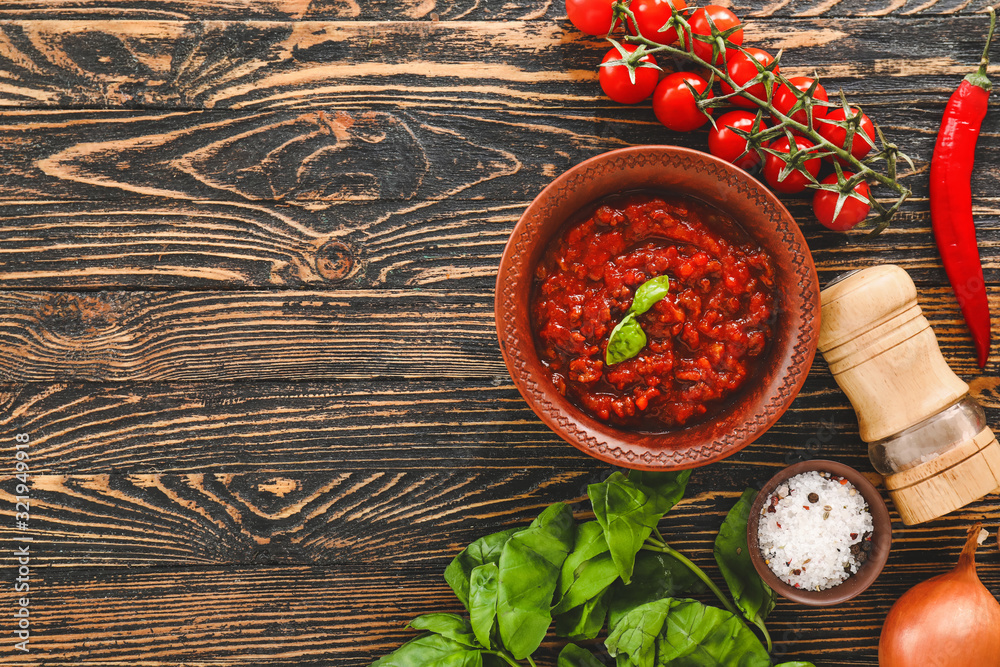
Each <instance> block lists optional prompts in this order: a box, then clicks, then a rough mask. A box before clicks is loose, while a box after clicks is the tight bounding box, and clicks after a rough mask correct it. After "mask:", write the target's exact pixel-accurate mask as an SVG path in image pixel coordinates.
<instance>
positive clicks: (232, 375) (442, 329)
mask: <svg viewBox="0 0 1000 667" xmlns="http://www.w3.org/2000/svg"><path fill="white" fill-rule="evenodd" d="M990 291H991V292H992V294H991V297H992V298H993V307H994V308H996V307H997V302H998V301H1000V292H998V291H997V290H995V289H990ZM921 297H922V305H923V306H924V309H925V313H926V314H927V316H928V318H929V319H931V321H932V323H933V324H934V325H935V330H936V332H937V334H938V338H939V339H940V341H941V344H942V347H943V349H944V350H945V352H946V354H947V355H948V356H949V359H951V360H952V363H953V367H954V368H955V370H956V371H957V372H959V373H967V374H970V375H973V374H978V369H977V368H976V367H975V364H974V362H973V355H972V354H971V353H970V342H969V336H968V332H967V330H966V328H965V324H964V322H963V321H962V320H961V316H960V314H959V313H958V308H957V304H956V303H955V300H954V296H953V295H952V293H951V290H950V289H949V288H924V289H922V291H921ZM994 329H995V330H1000V322H994ZM994 335H997V334H996V333H995V334H994ZM997 363H1000V360H998V359H994V360H993V362H992V364H991V365H990V366H989V369H993V368H995V367H996V366H995V364H997ZM987 372H990V371H987ZM506 373H507V371H506V367H505V366H504V364H503V361H502V359H501V357H500V354H499V349H498V346H497V341H496V330H495V323H494V320H493V293H492V290H490V291H468V292H450V291H444V290H381V291H364V290H351V291H347V290H339V291H324V292H319V291H305V290H303V291H274V292H242V291H241V292H84V293H75V292H0V381H3V382H7V383H13V382H57V381H66V380H86V381H93V382H116V381H173V382H185V381H210V382H222V381H247V380H254V381H266V380H279V379H280V380H316V379H338V378H339V379H366V378H367V379H371V378H376V377H380V376H381V377H413V378H429V377H436V378H450V379H462V378H465V379H479V380H480V381H481V380H483V379H486V380H492V379H494V378H506V376H507V375H506Z"/></svg>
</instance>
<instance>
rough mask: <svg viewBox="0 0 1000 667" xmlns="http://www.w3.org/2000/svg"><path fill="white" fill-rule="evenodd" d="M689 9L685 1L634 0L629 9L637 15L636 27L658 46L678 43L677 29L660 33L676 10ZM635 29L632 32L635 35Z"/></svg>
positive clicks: (632, 28) (632, 27)
mask: <svg viewBox="0 0 1000 667" xmlns="http://www.w3.org/2000/svg"><path fill="white" fill-rule="evenodd" d="M685 7H687V2H685V0H632V4H631V5H630V6H629V8H630V9H631V10H632V13H633V14H635V27H638V28H639V32H640V33H641V34H642V36H643V37H645V38H646V39H649V40H652V41H654V42H656V43H657V44H667V45H670V44H673V43H674V42H676V41H677V28H669V29H667V30H664V31H663V32H660V28H662V27H663V26H665V25H666V24H667V21H669V20H670V17H671V16H672V15H673V13H674V10H675V9H684V8H685ZM635 27H634V26H629V28H631V30H630V32H632V34H635Z"/></svg>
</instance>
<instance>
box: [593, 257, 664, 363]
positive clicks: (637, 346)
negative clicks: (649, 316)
mask: <svg viewBox="0 0 1000 667" xmlns="http://www.w3.org/2000/svg"><path fill="white" fill-rule="evenodd" d="M669 290H670V279H669V278H667V276H657V277H655V278H650V279H649V280H647V281H646V282H644V283H643V284H641V285H639V289H637V290H636V291H635V296H634V297H632V305H631V306H629V309H628V312H627V313H625V317H623V318H622V321H621V322H619V323H618V324H617V325H616V326H615V328H614V329H612V330H611V335H610V336H609V337H608V349H607V351H606V352H605V354H604V362H605V363H606V364H608V365H609V366H611V365H613V364H620V363H621V362H623V361H625V360H626V359H631V358H632V357H634V356H635V355H637V354H639V352H640V350H642V348H644V347H646V332H645V331H643V330H642V327H641V326H639V322H638V321H637V320H636V319H635V318H636V316H637V315H642V314H643V313H645V312H646V311H648V310H649V309H650V308H652V307H653V306H654V305H655V304H656V302H657V301H659V300H660V299H662V298H663V297H665V296H666V295H667V292H668V291H669Z"/></svg>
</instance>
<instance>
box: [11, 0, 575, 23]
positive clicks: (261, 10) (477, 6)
mask: <svg viewBox="0 0 1000 667" xmlns="http://www.w3.org/2000/svg"><path fill="white" fill-rule="evenodd" d="M564 10H565V8H564V6H563V5H562V3H561V2H553V0H520V1H519V2H507V3H503V4H500V3H495V2H482V1H481V0H440V1H438V0H431V1H430V2H428V1H427V0H364V1H362V0H6V1H5V2H4V3H3V6H2V7H0V17H2V18H7V19H36V20H38V19H79V18H81V17H83V18H87V19H104V20H114V19H121V18H128V19H132V20H140V19H151V20H163V19H170V20H176V19H212V20H232V21H242V20H261V19H270V20H290V21H298V20H319V19H342V20H361V21H416V20H424V21H471V20H500V21H502V20H532V19H539V20H553V19H552V18H551V17H553V16H555V17H559V16H563V15H564V14H565V11H564Z"/></svg>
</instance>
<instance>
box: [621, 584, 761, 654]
mask: <svg viewBox="0 0 1000 667" xmlns="http://www.w3.org/2000/svg"><path fill="white" fill-rule="evenodd" d="M605 645H606V646H607V648H608V651H609V652H610V653H611V655H613V656H615V657H616V658H617V659H618V661H619V664H620V665H621V664H625V665H633V666H634V667H648V666H649V665H654V664H655V665H670V666H671V667H770V665H771V658H770V656H768V654H767V651H766V650H765V649H764V646H763V645H762V644H761V643H760V641H759V640H758V639H757V637H756V636H755V635H754V634H753V632H751V631H750V629H749V628H747V626H746V625H744V624H743V622H742V621H741V620H740V619H739V618H737V617H736V616H733V615H732V614H730V613H729V612H728V611H725V610H724V609H719V608H718V607H710V606H708V605H704V604H702V603H700V602H698V601H697V600H683V599H674V598H665V599H662V600H656V601H654V602H650V603H647V604H645V605H642V606H641V607H636V608H635V609H633V610H632V611H630V612H629V613H627V614H626V615H625V616H624V617H622V619H621V620H620V621H619V622H618V624H617V625H616V626H615V627H614V629H613V630H612V631H611V634H609V635H608V639H607V641H606V642H605Z"/></svg>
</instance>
